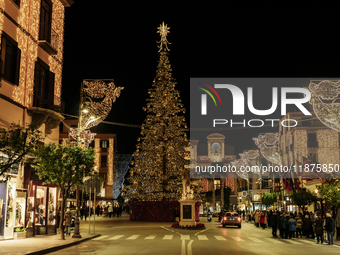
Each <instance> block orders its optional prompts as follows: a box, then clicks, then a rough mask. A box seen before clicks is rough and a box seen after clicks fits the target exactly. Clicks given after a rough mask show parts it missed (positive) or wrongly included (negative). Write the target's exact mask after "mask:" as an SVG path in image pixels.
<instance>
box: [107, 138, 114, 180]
mask: <svg viewBox="0 0 340 255" xmlns="http://www.w3.org/2000/svg"><path fill="white" fill-rule="evenodd" d="M108 151H109V155H108V166H109V167H108V169H107V185H113V157H114V141H113V138H109V150H108Z"/></svg>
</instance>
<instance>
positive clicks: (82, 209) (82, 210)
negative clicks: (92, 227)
mask: <svg viewBox="0 0 340 255" xmlns="http://www.w3.org/2000/svg"><path fill="white" fill-rule="evenodd" d="M79 212H80V219H81V220H83V216H84V208H83V207H82V206H81V207H80V210H79Z"/></svg>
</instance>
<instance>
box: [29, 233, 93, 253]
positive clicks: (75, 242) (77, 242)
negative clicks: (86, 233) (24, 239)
mask: <svg viewBox="0 0 340 255" xmlns="http://www.w3.org/2000/svg"><path fill="white" fill-rule="evenodd" d="M98 236H100V234H98V235H94V236H91V237H87V238H84V239H82V240H79V241H74V242H71V243H68V244H64V245H60V246H56V247H51V248H48V249H44V250H41V251H35V252H31V253H26V254H27V255H40V254H47V253H50V252H55V251H59V250H62V249H65V248H68V247H71V246H74V245H77V244H80V243H82V242H86V241H88V240H91V239H93V238H96V237H98Z"/></svg>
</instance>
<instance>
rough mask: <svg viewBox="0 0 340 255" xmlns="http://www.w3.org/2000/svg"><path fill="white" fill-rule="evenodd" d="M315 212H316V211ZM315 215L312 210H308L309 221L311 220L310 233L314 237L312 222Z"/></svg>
mask: <svg viewBox="0 0 340 255" xmlns="http://www.w3.org/2000/svg"><path fill="white" fill-rule="evenodd" d="M316 213H317V212H316ZM316 215H317V214H313V213H312V212H309V217H310V222H311V226H310V234H311V238H312V239H314V238H315V235H314V222H315V220H316V218H315V217H316Z"/></svg>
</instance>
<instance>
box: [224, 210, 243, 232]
mask: <svg viewBox="0 0 340 255" xmlns="http://www.w3.org/2000/svg"><path fill="white" fill-rule="evenodd" d="M221 224H222V226H223V227H225V226H226V225H232V226H238V228H241V224H242V217H241V216H240V215H239V214H238V213H237V212H226V213H225V214H224V216H223V217H222V219H221Z"/></svg>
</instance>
